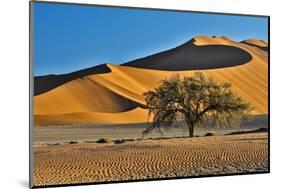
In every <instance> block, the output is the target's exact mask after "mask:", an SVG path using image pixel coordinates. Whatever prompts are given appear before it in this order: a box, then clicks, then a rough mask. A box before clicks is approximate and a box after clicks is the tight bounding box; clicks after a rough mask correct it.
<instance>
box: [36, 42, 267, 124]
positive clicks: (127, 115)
mask: <svg viewBox="0 0 281 189" xmlns="http://www.w3.org/2000/svg"><path fill="white" fill-rule="evenodd" d="M193 44H194V45H195V46H198V47H203V46H208V47H212V46H213V45H224V46H232V47H235V48H239V49H241V50H243V51H245V52H247V53H248V54H250V56H251V59H250V60H249V62H248V63H246V64H242V65H237V66H233V67H227V68H220V69H204V70H200V71H201V72H202V73H203V74H205V75H207V76H209V77H212V78H214V79H215V80H217V81H220V82H229V83H231V84H232V89H233V91H234V92H236V93H238V94H239V95H240V96H242V98H243V99H244V100H246V101H248V102H249V103H251V104H252V105H253V106H254V107H255V110H254V111H253V112H252V113H253V114H267V113H268V109H267V108H268V64H267V61H268V54H267V52H266V51H263V50H261V49H259V48H257V47H255V46H251V45H247V44H244V43H237V42H234V41H231V40H229V39H228V38H225V37H215V38H214V37H196V38H194V42H193ZM202 56H204V54H202ZM151 64H152V63H151ZM155 64H158V63H157V62H156V63H155ZM174 64H176V62H175V63H174ZM212 64H214V63H212ZM212 64H211V63H210V68H213V65H212ZM226 64H227V63H226ZM107 67H108V69H109V70H110V72H108V73H103V74H93V75H88V76H85V77H83V78H81V79H75V80H72V81H69V82H67V83H65V84H63V85H61V86H59V87H57V88H55V89H53V90H50V91H49V92H46V93H43V94H41V95H38V96H35V97H34V114H35V125H66V124H77V123H83V124H96V123H99V124H100V123H104V124H106V123H110V124H112V123H140V122H146V121H147V110H144V109H142V108H141V107H142V106H143V105H145V100H144V97H143V93H144V92H145V91H147V90H150V89H153V88H155V87H157V86H159V84H160V82H161V80H163V79H165V78H169V77H171V76H172V75H173V74H176V73H178V74H180V76H181V77H184V76H191V75H193V74H194V73H195V72H196V71H198V70H196V69H194V70H192V71H184V70H183V71H163V70H152V69H150V68H149V69H143V68H134V67H129V66H118V65H111V64H107ZM166 68H167V67H166ZM135 112H137V113H135Z"/></svg>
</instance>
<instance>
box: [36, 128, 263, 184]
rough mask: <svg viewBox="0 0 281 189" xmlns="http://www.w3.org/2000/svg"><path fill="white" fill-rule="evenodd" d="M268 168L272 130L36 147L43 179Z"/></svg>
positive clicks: (38, 181)
mask: <svg viewBox="0 0 281 189" xmlns="http://www.w3.org/2000/svg"><path fill="white" fill-rule="evenodd" d="M257 171H262V172H264V171H268V136H267V133H261V134H245V135H235V136H216V137H199V138H193V139H189V138H185V139H184V138H182V139H167V140H146V141H135V142H127V143H124V144H113V143H112V144H95V143H94V144H86V143H84V144H66V145H56V146H38V147H35V171H34V183H35V185H37V186H40V185H52V184H73V183H84V182H104V181H118V180H120V181H121V180H133V179H152V178H166V177H182V176H200V175H210V174H211V175H213V174H226V173H228V174H233V173H245V172H257Z"/></svg>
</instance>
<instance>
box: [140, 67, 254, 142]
mask: <svg viewBox="0 0 281 189" xmlns="http://www.w3.org/2000/svg"><path fill="white" fill-rule="evenodd" d="M230 88H231V85H230V84H229V83H219V82H216V81H215V80H213V79H212V78H208V77H205V76H204V75H203V74H202V73H200V72H197V73H195V74H194V75H193V76H191V77H184V78H183V80H181V79H180V77H179V75H175V76H173V77H171V78H170V79H166V80H163V81H162V83H161V85H160V86H159V87H158V88H156V89H154V90H149V91H147V92H145V93H144V96H145V101H146V104H147V106H146V107H147V108H148V110H149V115H148V116H151V115H153V122H152V124H151V125H150V126H149V127H148V128H147V129H146V130H145V131H144V132H143V134H147V133H149V132H151V131H152V130H154V129H155V128H158V129H159V130H160V131H161V129H160V128H161V127H166V128H170V127H172V126H173V125H174V124H173V123H174V122H175V121H176V120H178V119H179V118H183V120H184V126H186V127H187V128H188V130H189V136H190V137H193V135H194V128H195V127H196V126H198V125H203V126H204V125H206V124H207V125H209V126H210V125H211V126H215V125H216V126H220V127H227V126H231V125H232V124H233V123H234V122H235V121H237V120H240V118H241V117H242V116H246V115H248V113H249V112H250V111H251V110H252V109H253V108H252V107H251V106H250V104H249V103H247V102H244V101H243V100H242V98H241V97H239V96H238V95H237V94H235V93H233V92H232V91H231V90H230Z"/></svg>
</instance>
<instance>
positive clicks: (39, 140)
mask: <svg viewBox="0 0 281 189" xmlns="http://www.w3.org/2000/svg"><path fill="white" fill-rule="evenodd" d="M176 125H180V123H176ZM147 127H148V124H147V123H141V124H106V125H64V126H37V127H34V130H33V133H34V138H33V144H44V143H48V144H54V143H65V142H69V141H96V140H98V139H101V138H109V139H114V140H115V139H138V138H142V137H145V138H157V137H178V136H188V130H187V128H185V129H184V128H174V127H173V128H171V129H170V130H163V133H162V134H161V133H159V132H157V131H153V132H152V133H150V134H148V135H146V136H143V135H142V132H143V131H144V130H145V129H146V128H147ZM259 128H268V115H259V116H255V117H254V118H252V119H251V121H244V122H242V123H241V124H240V127H239V126H233V127H231V128H225V129H223V128H209V129H207V128H204V127H196V129H195V135H200V136H202V135H205V134H206V133H208V132H211V131H212V132H214V133H215V134H216V135H224V134H228V133H231V132H235V131H239V130H242V131H247V130H255V129H259Z"/></svg>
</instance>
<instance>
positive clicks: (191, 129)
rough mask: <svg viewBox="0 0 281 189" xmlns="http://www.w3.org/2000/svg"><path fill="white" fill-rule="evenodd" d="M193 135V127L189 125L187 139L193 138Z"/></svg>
mask: <svg viewBox="0 0 281 189" xmlns="http://www.w3.org/2000/svg"><path fill="white" fill-rule="evenodd" d="M193 134H194V125H193V124H189V137H193Z"/></svg>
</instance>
